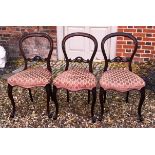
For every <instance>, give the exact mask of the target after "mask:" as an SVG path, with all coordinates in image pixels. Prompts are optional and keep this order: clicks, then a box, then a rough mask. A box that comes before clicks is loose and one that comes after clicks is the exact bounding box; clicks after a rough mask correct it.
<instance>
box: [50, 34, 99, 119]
mask: <svg viewBox="0 0 155 155" xmlns="http://www.w3.org/2000/svg"><path fill="white" fill-rule="evenodd" d="M76 36H81V37H86V38H89V39H91V40H92V41H93V42H94V50H93V54H92V56H91V58H90V59H87V60H85V59H83V58H82V57H80V56H78V57H76V58H75V59H73V60H72V59H69V58H68V56H67V52H66V46H65V44H66V41H67V40H68V39H70V38H72V37H76ZM97 48H98V43H97V40H96V38H95V37H94V36H92V35H91V34H88V33H83V32H75V33H71V34H68V35H66V36H65V37H64V38H63V40H62V50H63V53H64V56H65V62H66V67H65V71H66V70H68V68H69V64H70V63H71V62H78V63H88V64H89V72H90V73H93V69H92V63H93V60H94V57H95V55H96V52H97ZM57 89H58V88H57V87H56V86H55V85H53V100H54V102H55V103H56V104H58V102H57V97H56V93H57ZM90 92H92V96H93V99H92V105H91V118H92V122H95V120H96V118H95V117H94V106H95V103H96V87H95V88H93V89H92V90H88V103H89V102H90ZM67 102H69V90H67Z"/></svg>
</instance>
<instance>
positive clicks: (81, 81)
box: [53, 69, 96, 91]
mask: <svg viewBox="0 0 155 155" xmlns="http://www.w3.org/2000/svg"><path fill="white" fill-rule="evenodd" d="M53 84H54V85H55V86H56V87H57V88H64V89H68V90H70V91H78V90H84V89H89V90H92V88H94V87H96V78H95V76H94V75H93V74H92V73H90V72H89V71H88V70H84V69H70V70H67V71H64V72H63V73H61V74H59V75H58V76H57V77H56V78H55V79H54V80H53Z"/></svg>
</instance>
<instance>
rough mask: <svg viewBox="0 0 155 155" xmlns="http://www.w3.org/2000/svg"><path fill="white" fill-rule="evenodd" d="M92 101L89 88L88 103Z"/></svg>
mask: <svg viewBox="0 0 155 155" xmlns="http://www.w3.org/2000/svg"><path fill="white" fill-rule="evenodd" d="M89 103H90V90H88V104H89Z"/></svg>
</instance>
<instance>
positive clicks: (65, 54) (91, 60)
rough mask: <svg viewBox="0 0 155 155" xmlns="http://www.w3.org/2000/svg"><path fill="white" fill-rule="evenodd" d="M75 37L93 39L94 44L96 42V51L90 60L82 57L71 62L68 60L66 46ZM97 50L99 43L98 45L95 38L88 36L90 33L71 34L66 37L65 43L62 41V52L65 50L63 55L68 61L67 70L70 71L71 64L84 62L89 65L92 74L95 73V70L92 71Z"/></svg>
mask: <svg viewBox="0 0 155 155" xmlns="http://www.w3.org/2000/svg"><path fill="white" fill-rule="evenodd" d="M75 36H82V37H87V38H89V39H91V40H92V41H93V42H94V50H93V54H92V56H91V58H90V59H87V60H85V59H83V58H82V57H80V56H78V57H76V58H75V59H73V60H71V59H69V58H68V56H67V52H66V46H65V43H66V41H67V40H68V39H69V38H72V37H75ZM97 48H98V43H97V40H96V38H95V37H94V36H92V35H91V34H88V33H83V32H75V33H71V34H68V35H67V36H65V37H64V39H63V41H62V50H63V53H64V56H65V59H66V68H65V70H68V68H69V63H70V62H79V63H81V62H83V63H89V71H90V72H91V73H92V72H93V69H92V63H93V59H94V57H95V55H96V52H97Z"/></svg>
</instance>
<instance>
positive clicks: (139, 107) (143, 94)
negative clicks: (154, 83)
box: [138, 87, 145, 122]
mask: <svg viewBox="0 0 155 155" xmlns="http://www.w3.org/2000/svg"><path fill="white" fill-rule="evenodd" d="M144 100H145V87H143V88H141V90H140V101H139V105H138V121H139V122H141V121H143V118H142V115H141V108H142V105H143V103H144Z"/></svg>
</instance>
